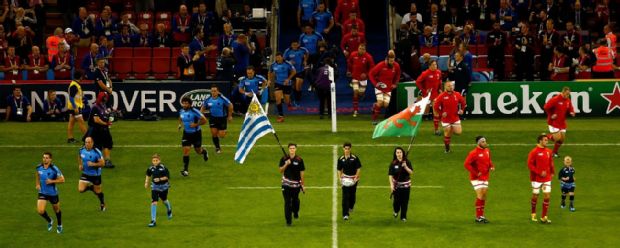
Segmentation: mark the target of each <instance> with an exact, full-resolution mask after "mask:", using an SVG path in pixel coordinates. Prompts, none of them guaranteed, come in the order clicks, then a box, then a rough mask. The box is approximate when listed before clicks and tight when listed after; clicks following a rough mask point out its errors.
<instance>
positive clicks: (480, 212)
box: [476, 198, 486, 219]
mask: <svg viewBox="0 0 620 248" xmlns="http://www.w3.org/2000/svg"><path fill="white" fill-rule="evenodd" d="M485 202H486V201H485V200H480V199H478V198H476V219H478V218H480V217H481V216H484V204H485Z"/></svg>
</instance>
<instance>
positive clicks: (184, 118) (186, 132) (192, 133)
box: [179, 97, 209, 177]
mask: <svg viewBox="0 0 620 248" xmlns="http://www.w3.org/2000/svg"><path fill="white" fill-rule="evenodd" d="M181 105H182V106H183V109H181V111H179V130H181V127H183V138H182V140H181V145H182V146H183V170H182V171H181V175H183V176H184V177H186V176H189V170H188V169H189V151H190V150H191V147H192V146H194V150H195V151H196V153H198V154H202V159H203V160H204V161H205V162H206V161H207V160H209V153H208V152H207V149H202V129H201V128H200V126H202V125H204V124H206V123H207V118H206V117H205V116H204V115H203V114H202V113H200V111H199V110H197V109H195V108H193V107H192V99H190V98H189V97H183V99H181Z"/></svg>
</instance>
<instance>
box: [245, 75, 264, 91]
mask: <svg viewBox="0 0 620 248" xmlns="http://www.w3.org/2000/svg"><path fill="white" fill-rule="evenodd" d="M263 82H267V79H265V77H263V76H261V75H256V76H254V77H252V78H249V77H241V78H239V87H240V88H242V89H243V91H244V92H254V94H258V91H259V90H260V87H261V86H263Z"/></svg>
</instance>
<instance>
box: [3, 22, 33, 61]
mask: <svg viewBox="0 0 620 248" xmlns="http://www.w3.org/2000/svg"><path fill="white" fill-rule="evenodd" d="M32 37H34V32H33V31H32V30H31V29H30V28H28V27H24V26H18V27H17V30H15V32H13V35H11V39H10V40H9V44H12V45H13V46H15V54H17V56H19V57H20V58H25V57H27V56H28V55H29V54H30V52H31V51H32V45H33V43H32Z"/></svg>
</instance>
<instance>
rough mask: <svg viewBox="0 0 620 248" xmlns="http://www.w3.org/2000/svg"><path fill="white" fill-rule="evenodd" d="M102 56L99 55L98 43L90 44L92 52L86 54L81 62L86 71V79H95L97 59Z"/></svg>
mask: <svg viewBox="0 0 620 248" xmlns="http://www.w3.org/2000/svg"><path fill="white" fill-rule="evenodd" d="M100 57H101V56H100V55H99V45H97V43H92V44H90V52H89V53H87V54H86V55H85V56H84V59H82V64H81V67H82V70H84V71H85V72H86V79H90V80H93V79H95V70H96V69H97V59H99V58H100Z"/></svg>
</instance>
